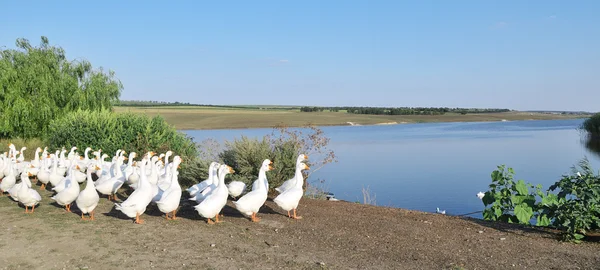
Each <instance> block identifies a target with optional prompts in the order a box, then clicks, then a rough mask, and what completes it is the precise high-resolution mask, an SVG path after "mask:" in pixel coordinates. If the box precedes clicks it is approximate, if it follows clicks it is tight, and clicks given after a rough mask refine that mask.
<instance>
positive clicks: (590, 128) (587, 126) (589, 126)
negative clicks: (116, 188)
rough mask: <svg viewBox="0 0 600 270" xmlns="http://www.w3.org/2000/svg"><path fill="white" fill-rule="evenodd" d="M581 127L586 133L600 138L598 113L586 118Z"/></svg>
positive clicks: (599, 116)
mask: <svg viewBox="0 0 600 270" xmlns="http://www.w3.org/2000/svg"><path fill="white" fill-rule="evenodd" d="M581 128H582V129H583V130H585V131H586V132H587V133H588V135H591V136H592V137H595V138H600V113H597V114H594V115H592V117H590V118H588V119H586V120H585V121H584V122H583V124H582V125H581Z"/></svg>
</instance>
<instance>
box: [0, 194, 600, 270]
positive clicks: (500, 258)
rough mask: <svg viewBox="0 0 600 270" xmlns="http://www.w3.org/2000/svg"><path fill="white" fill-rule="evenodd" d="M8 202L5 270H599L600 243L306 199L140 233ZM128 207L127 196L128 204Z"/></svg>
mask: <svg viewBox="0 0 600 270" xmlns="http://www.w3.org/2000/svg"><path fill="white" fill-rule="evenodd" d="M41 194H42V197H43V201H42V203H41V205H40V206H39V207H37V208H36V210H35V213H34V214H25V213H23V212H24V209H23V208H22V207H17V203H16V202H14V201H12V200H10V199H9V198H8V197H7V196H2V197H0V215H2V217H1V218H0V227H1V228H2V230H0V240H1V241H0V250H1V252H2V255H3V256H2V259H0V265H1V267H0V268H2V269H19V268H20V269H23V268H26V269H109V268H116V267H124V268H127V269H507V268H510V269H600V256H599V255H598V254H600V244H599V243H594V242H592V243H583V244H579V245H577V244H571V243H564V242H560V241H558V240H557V236H556V235H554V234H552V233H550V232H544V231H539V230H532V229H527V228H522V227H519V226H515V225H508V224H499V223H490V222H486V221H482V220H477V219H471V218H459V217H452V216H446V215H440V214H433V213H425V212H419V211H409V210H404V209H399V208H387V207H377V206H370V205H362V204H357V203H351V202H344V201H336V202H333V201H326V200H314V199H307V198H303V199H302V200H301V202H300V206H299V209H298V214H299V215H301V216H302V217H303V219H301V220H292V219H290V218H288V217H287V216H286V215H285V213H284V212H283V211H282V210H280V209H278V208H277V206H276V205H275V204H274V203H273V202H272V201H270V200H268V201H267V202H266V204H265V205H264V206H263V207H262V208H261V211H260V213H259V215H258V216H259V217H260V218H261V221H260V222H258V223H253V222H251V221H249V220H248V219H247V218H244V217H242V216H241V215H240V214H239V212H237V210H235V209H233V208H232V203H231V201H229V202H228V205H227V206H226V207H225V208H224V210H223V214H224V218H223V220H224V222H223V223H219V224H215V225H209V224H207V223H206V221H205V220H204V219H202V218H200V217H199V215H198V213H197V212H195V211H194V210H193V208H192V206H193V204H191V203H188V202H187V201H186V202H185V203H184V204H183V205H182V207H181V208H180V210H179V212H178V214H177V215H178V217H179V219H178V220H174V221H169V220H165V218H164V216H161V214H160V212H159V211H158V210H157V209H156V207H155V206H149V207H148V210H147V212H146V214H144V215H143V216H142V218H143V219H144V220H145V223H144V224H142V225H137V224H134V223H133V222H132V220H131V219H128V218H126V217H125V216H124V215H122V214H121V213H120V212H118V211H115V210H114V207H113V203H112V202H109V201H107V200H106V199H105V198H102V199H101V201H100V205H99V206H98V208H97V211H96V218H97V220H95V221H91V222H90V221H81V220H80V217H79V211H78V209H77V208H76V206H73V208H72V209H73V211H74V212H73V213H67V212H66V211H65V210H64V208H60V207H58V206H56V205H53V204H51V200H50V199H49V197H50V196H51V194H52V193H51V192H49V191H41ZM119 199H120V200H123V199H125V197H123V196H120V197H119Z"/></svg>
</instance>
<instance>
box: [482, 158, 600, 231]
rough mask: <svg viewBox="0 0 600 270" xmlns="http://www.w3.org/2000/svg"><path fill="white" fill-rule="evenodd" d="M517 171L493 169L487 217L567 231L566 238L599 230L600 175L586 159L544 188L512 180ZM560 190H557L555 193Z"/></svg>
mask: <svg viewBox="0 0 600 270" xmlns="http://www.w3.org/2000/svg"><path fill="white" fill-rule="evenodd" d="M513 174H514V171H513V169H512V168H508V169H506V168H505V166H504V165H501V166H498V169H497V170H494V171H493V172H492V184H490V190H489V191H487V192H486V193H485V195H484V197H483V198H482V201H483V204H484V206H485V207H486V208H485V209H484V210H483V218H484V219H485V220H493V221H504V222H509V223H520V224H530V221H531V220H532V218H536V222H535V225H537V226H549V227H553V228H556V229H559V230H562V231H563V232H564V234H563V235H564V239H565V240H569V241H574V242H579V241H581V239H583V238H584V235H585V234H586V233H587V232H589V231H591V230H598V229H600V175H599V174H595V173H594V172H593V171H592V168H591V167H590V164H589V161H588V160H587V158H584V159H583V160H581V161H580V162H579V165H578V168H577V167H573V168H572V173H571V174H569V175H563V176H562V177H561V179H560V180H559V181H557V182H556V183H555V184H553V185H552V186H550V188H549V189H548V190H547V191H546V192H543V191H542V186H541V185H538V186H537V187H536V189H535V192H530V191H529V188H531V187H533V186H532V185H530V184H526V183H525V182H524V181H523V180H519V181H517V182H515V181H514V180H513ZM556 191H558V193H554V192H556Z"/></svg>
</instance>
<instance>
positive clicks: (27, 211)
mask: <svg viewBox="0 0 600 270" xmlns="http://www.w3.org/2000/svg"><path fill="white" fill-rule="evenodd" d="M25 214H29V210H28V208H27V205H25Z"/></svg>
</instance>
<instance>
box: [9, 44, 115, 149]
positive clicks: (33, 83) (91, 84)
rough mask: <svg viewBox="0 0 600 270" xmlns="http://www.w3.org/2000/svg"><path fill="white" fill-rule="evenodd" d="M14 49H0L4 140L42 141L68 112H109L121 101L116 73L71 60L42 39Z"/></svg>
mask: <svg viewBox="0 0 600 270" xmlns="http://www.w3.org/2000/svg"><path fill="white" fill-rule="evenodd" d="M16 46H17V49H1V48H0V138H15V137H20V138H23V139H30V138H38V137H43V136H44V135H45V134H46V132H47V131H48V126H49V124H50V122H51V121H52V120H54V119H57V118H60V117H62V116H64V115H65V114H67V113H68V112H71V111H74V110H77V109H83V110H90V111H99V110H103V109H110V108H112V104H113V103H115V102H118V100H119V96H120V94H121V90H122V89H123V85H122V84H121V82H120V81H119V80H118V79H116V78H115V76H114V75H115V74H114V72H112V71H109V72H108V73H105V72H104V70H102V69H101V68H100V69H93V68H92V65H91V64H90V63H89V62H88V61H86V60H77V61H69V60H67V57H66V54H65V51H64V50H63V49H62V48H61V47H56V46H51V45H50V43H49V41H48V38H46V37H44V36H42V37H41V42H40V45H39V46H37V47H35V46H32V45H31V44H30V43H29V41H28V40H27V39H23V38H19V39H17V41H16Z"/></svg>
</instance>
